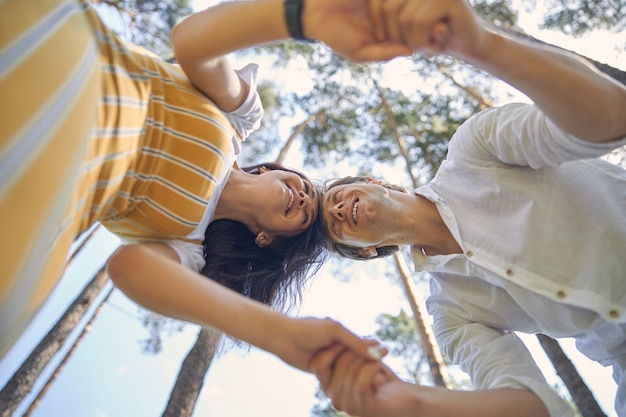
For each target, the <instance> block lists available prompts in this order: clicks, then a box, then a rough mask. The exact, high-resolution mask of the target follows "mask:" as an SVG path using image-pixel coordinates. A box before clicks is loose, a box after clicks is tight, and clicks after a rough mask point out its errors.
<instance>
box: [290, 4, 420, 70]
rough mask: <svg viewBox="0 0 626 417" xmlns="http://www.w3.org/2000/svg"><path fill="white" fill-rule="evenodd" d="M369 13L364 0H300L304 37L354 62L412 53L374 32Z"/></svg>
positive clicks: (396, 41)
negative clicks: (302, 8)
mask: <svg viewBox="0 0 626 417" xmlns="http://www.w3.org/2000/svg"><path fill="white" fill-rule="evenodd" d="M370 14H371V10H370V2H369V1H368V0H308V1H307V0H304V10H303V13H302V26H303V30H304V34H305V36H306V37H308V38H311V39H315V40H319V41H321V42H324V43H325V44H326V45H328V46H329V47H330V48H331V49H332V50H333V51H335V52H336V53H338V54H339V55H342V56H344V57H346V58H348V59H350V60H352V61H355V62H368V61H387V60H390V59H392V58H395V57H398V56H409V55H411V54H412V50H411V49H410V48H408V47H407V46H406V45H404V44H403V43H402V42H401V40H399V39H393V40H392V39H389V38H387V37H386V36H385V35H384V33H382V32H379V33H376V31H375V27H374V26H373V24H372V20H371V19H370Z"/></svg>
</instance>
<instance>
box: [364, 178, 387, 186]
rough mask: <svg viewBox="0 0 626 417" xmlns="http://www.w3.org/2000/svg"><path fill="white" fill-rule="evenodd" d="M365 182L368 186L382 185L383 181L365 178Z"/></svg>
mask: <svg viewBox="0 0 626 417" xmlns="http://www.w3.org/2000/svg"><path fill="white" fill-rule="evenodd" d="M365 181H366V182H367V183H368V184H377V185H383V180H379V179H376V178H372V177H367V178H366V179H365Z"/></svg>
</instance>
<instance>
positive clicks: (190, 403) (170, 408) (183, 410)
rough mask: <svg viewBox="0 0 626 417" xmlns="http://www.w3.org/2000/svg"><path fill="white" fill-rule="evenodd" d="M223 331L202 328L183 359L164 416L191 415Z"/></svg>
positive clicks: (179, 416) (181, 416)
mask: <svg viewBox="0 0 626 417" xmlns="http://www.w3.org/2000/svg"><path fill="white" fill-rule="evenodd" d="M220 338H221V333H219V332H216V331H214V330H208V329H204V328H203V329H201V330H200V332H198V338H197V339H196V343H195V344H194V345H193V347H192V348H191V350H190V351H189V353H188V354H187V357H185V360H184V361H183V363H182V365H181V367H180V371H179V372H178V377H177V378H176V383H175V384H174V387H173V388H172V392H171V394H170V399H169V401H168V402H167V406H166V407H165V410H164V411H163V415H162V416H163V417H191V416H192V415H193V409H194V407H195V405H196V401H197V399H198V395H200V390H201V389H202V385H203V384H204V377H205V375H206V373H207V371H208V370H209V366H211V362H212V361H213V357H214V355H215V351H216V350H217V345H218V344H219V341H220Z"/></svg>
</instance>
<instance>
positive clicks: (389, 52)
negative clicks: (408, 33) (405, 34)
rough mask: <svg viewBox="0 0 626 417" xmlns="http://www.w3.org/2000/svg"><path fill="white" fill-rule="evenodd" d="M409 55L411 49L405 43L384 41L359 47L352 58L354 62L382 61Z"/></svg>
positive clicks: (411, 53) (411, 52)
mask: <svg viewBox="0 0 626 417" xmlns="http://www.w3.org/2000/svg"><path fill="white" fill-rule="evenodd" d="M411 55H413V50H412V49H411V48H409V47H408V46H406V45H405V44H403V43H391V42H385V43H377V44H370V45H365V46H363V47H361V48H360V49H359V50H358V51H357V52H355V54H354V57H353V60H354V61H356V62H384V61H389V60H392V59H394V58H398V57H403V56H411Z"/></svg>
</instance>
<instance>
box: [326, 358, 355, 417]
mask: <svg viewBox="0 0 626 417" xmlns="http://www.w3.org/2000/svg"><path fill="white" fill-rule="evenodd" d="M361 360H362V359H361V358H360V357H359V356H358V355H356V354H355V353H353V352H351V351H349V350H346V351H344V352H343V353H341V354H340V355H339V358H338V359H337V360H336V362H335V368H334V370H333V373H332V378H331V381H330V383H329V384H328V389H327V392H326V393H327V395H329V396H330V397H331V399H332V403H333V407H335V408H336V409H338V410H345V407H346V406H347V405H348V404H349V399H350V390H351V387H352V379H351V375H352V374H351V372H350V369H351V366H352V365H353V364H354V363H356V362H358V361H361Z"/></svg>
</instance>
